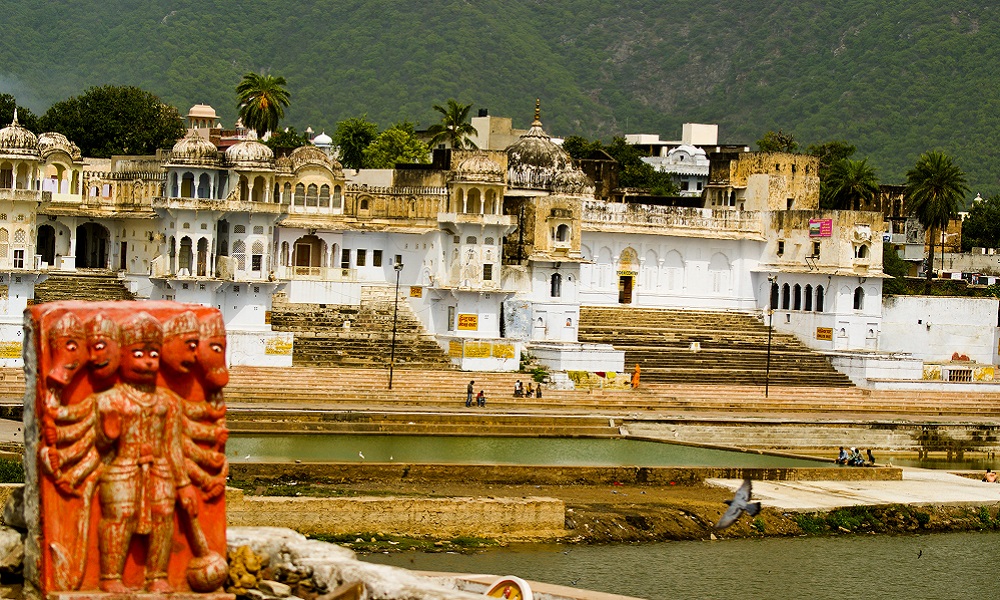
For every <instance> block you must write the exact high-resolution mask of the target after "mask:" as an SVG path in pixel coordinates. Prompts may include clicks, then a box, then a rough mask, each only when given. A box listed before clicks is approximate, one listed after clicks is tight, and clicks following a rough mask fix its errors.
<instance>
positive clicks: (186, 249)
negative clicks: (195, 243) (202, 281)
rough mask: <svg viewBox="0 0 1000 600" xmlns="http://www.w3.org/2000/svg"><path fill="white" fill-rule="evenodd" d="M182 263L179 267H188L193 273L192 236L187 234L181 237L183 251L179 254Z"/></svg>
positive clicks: (189, 271)
mask: <svg viewBox="0 0 1000 600" xmlns="http://www.w3.org/2000/svg"><path fill="white" fill-rule="evenodd" d="M179 259H180V264H178V268H180V269H187V272H188V274H190V273H191V238H189V237H187V236H185V237H183V238H181V253H180V255H179Z"/></svg>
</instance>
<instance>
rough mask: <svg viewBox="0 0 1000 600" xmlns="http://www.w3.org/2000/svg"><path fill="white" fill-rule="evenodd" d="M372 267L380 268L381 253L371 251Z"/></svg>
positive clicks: (379, 251)
mask: <svg viewBox="0 0 1000 600" xmlns="http://www.w3.org/2000/svg"><path fill="white" fill-rule="evenodd" d="M372 266H373V267H381V266H382V251H381V250H372Z"/></svg>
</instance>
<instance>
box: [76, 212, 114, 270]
mask: <svg viewBox="0 0 1000 600" xmlns="http://www.w3.org/2000/svg"><path fill="white" fill-rule="evenodd" d="M110 243H111V234H110V233H109V232H108V230H107V229H106V228H105V227H104V226H102V225H99V224H97V223H84V224H83V225H80V226H78V227H77V228H76V266H77V268H78V269H107V268H108V254H109V244H110Z"/></svg>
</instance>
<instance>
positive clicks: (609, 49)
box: [0, 0, 1000, 196]
mask: <svg viewBox="0 0 1000 600" xmlns="http://www.w3.org/2000/svg"><path fill="white" fill-rule="evenodd" d="M0 14H2V15H3V21H4V33H3V35H2V36H0V57H3V60H2V61H0V92H8V93H12V94H14V95H15V96H16V97H17V98H18V101H19V102H20V103H22V104H25V105H27V106H29V107H30V108H32V109H34V110H35V111H36V112H39V113H41V112H44V111H45V109H46V108H47V107H48V106H49V105H50V104H52V103H53V102H56V101H58V100H62V99H65V98H67V97H69V96H72V95H78V94H80V93H81V92H82V91H83V90H84V89H85V88H87V87H89V86H92V85H102V84H106V83H111V84H130V85H136V86H140V87H142V88H145V89H147V90H149V91H151V92H153V93H155V94H158V95H159V96H160V97H162V98H163V99H164V100H166V101H167V102H170V103H172V104H174V105H175V106H177V107H178V108H179V109H180V110H181V113H182V114H183V113H185V112H186V111H187V109H188V108H189V107H190V106H191V105H192V104H194V103H198V102H207V103H210V104H212V105H213V106H215V107H216V109H217V110H219V111H220V114H221V115H222V117H223V119H224V122H225V123H226V124H227V125H231V124H232V122H233V120H234V119H235V113H236V106H235V93H234V91H233V90H234V88H235V86H236V84H237V82H238V81H239V78H240V76H241V75H242V74H243V73H245V72H247V71H255V72H270V73H271V74H275V75H281V76H284V77H285V78H286V79H287V80H288V89H289V91H290V92H291V93H292V104H291V106H290V108H289V110H288V111H287V117H286V120H285V123H286V124H288V125H293V126H295V127H297V128H298V129H299V130H303V129H305V127H306V126H312V127H313V129H314V130H316V131H321V130H326V131H328V132H331V131H332V130H333V129H334V127H335V124H336V123H337V121H339V120H341V119H344V118H346V117H351V116H358V115H361V114H365V113H367V115H368V118H370V119H372V120H374V121H376V122H378V123H379V124H380V125H381V126H382V127H387V126H388V125H390V124H391V123H392V122H394V121H397V120H402V119H409V120H411V121H414V122H416V124H417V126H418V127H426V126H428V125H430V124H431V123H432V122H434V121H435V120H436V118H435V114H436V113H434V112H433V111H432V109H431V105H432V104H434V103H443V102H444V101H445V100H447V99H448V98H452V97H453V98H456V99H457V100H459V101H461V102H473V103H474V104H475V107H476V108H479V107H488V108H489V109H490V112H491V114H497V115H505V116H511V117H513V118H514V122H515V126H519V127H526V126H527V125H528V124H529V122H530V119H531V114H532V109H533V103H534V98H535V97H540V98H542V107H543V120H544V121H545V124H546V128H547V129H548V131H549V132H550V133H552V134H554V135H562V136H566V135H571V134H577V135H583V136H586V137H591V138H593V137H602V138H605V139H607V138H609V137H610V136H611V135H614V134H622V133H626V132H629V133H637V132H643V133H659V134H660V135H661V137H663V138H669V139H672V138H676V137H679V135H680V126H681V124H682V123H683V122H686V121H694V122H709V123H719V124H720V126H721V138H722V141H724V142H733V143H738V142H742V143H748V144H752V143H753V141H754V140H756V139H758V138H759V137H760V136H761V135H762V134H763V133H764V132H765V131H767V130H769V129H779V128H780V129H783V130H784V131H786V132H788V131H791V132H794V134H795V136H796V137H797V139H798V140H799V142H800V144H802V146H803V147H804V146H806V145H808V144H812V143H818V142H824V141H828V140H833V139H842V140H846V141H848V142H850V143H852V144H855V145H856V146H857V147H858V152H857V154H856V155H855V158H861V157H865V156H867V157H870V162H872V163H873V164H875V165H876V167H877V168H878V173H879V176H880V179H881V180H882V181H885V182H901V181H902V179H903V177H904V173H905V171H906V169H907V168H909V167H910V166H911V165H912V164H913V163H914V162H915V160H916V158H917V156H918V155H919V153H920V152H922V151H924V150H928V149H940V150H943V151H945V152H948V153H950V154H952V155H954V156H955V157H956V159H957V161H958V164H959V165H960V166H961V167H962V168H963V169H965V170H966V172H967V173H968V174H969V179H970V184H971V187H972V189H973V193H975V192H982V193H983V195H984V196H986V195H988V194H993V193H997V192H1000V176H998V163H997V161H998V160H1000V86H998V85H997V82H998V78H997V71H998V69H1000V6H997V5H993V4H992V2H988V1H986V0H953V1H951V2H934V1H931V0H881V1H880V0H840V1H838V2H827V1H821V0H753V1H748V0H741V1H739V0H738V1H732V0H730V1H727V2H724V1H721V0H698V1H695V0H670V1H664V0H630V1H629V2H606V1H602V0H549V1H547V2H542V1H541V0H520V1H518V0H506V1H504V0H421V1H420V2H403V1H399V0H309V1H305V0H282V1H277V0H255V1H253V2H246V1H242V0H200V1H194V0H150V1H147V2H141V3H138V2H125V1H123V0H100V1H97V0H77V1H76V2H72V3H64V4H61V5H59V6H58V7H55V6H54V5H52V4H46V3H39V2H34V3H26V2H19V1H15V0H0Z"/></svg>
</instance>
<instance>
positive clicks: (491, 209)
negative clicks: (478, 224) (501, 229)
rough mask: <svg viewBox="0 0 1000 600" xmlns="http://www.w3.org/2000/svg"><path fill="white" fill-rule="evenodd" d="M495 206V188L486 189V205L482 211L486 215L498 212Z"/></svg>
mask: <svg viewBox="0 0 1000 600" xmlns="http://www.w3.org/2000/svg"><path fill="white" fill-rule="evenodd" d="M498 208H499V207H498V206H497V193H496V191H495V190H486V207H485V210H484V212H485V213H486V214H488V215H495V214H499V212H500V211H499V210H497V209H498Z"/></svg>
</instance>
